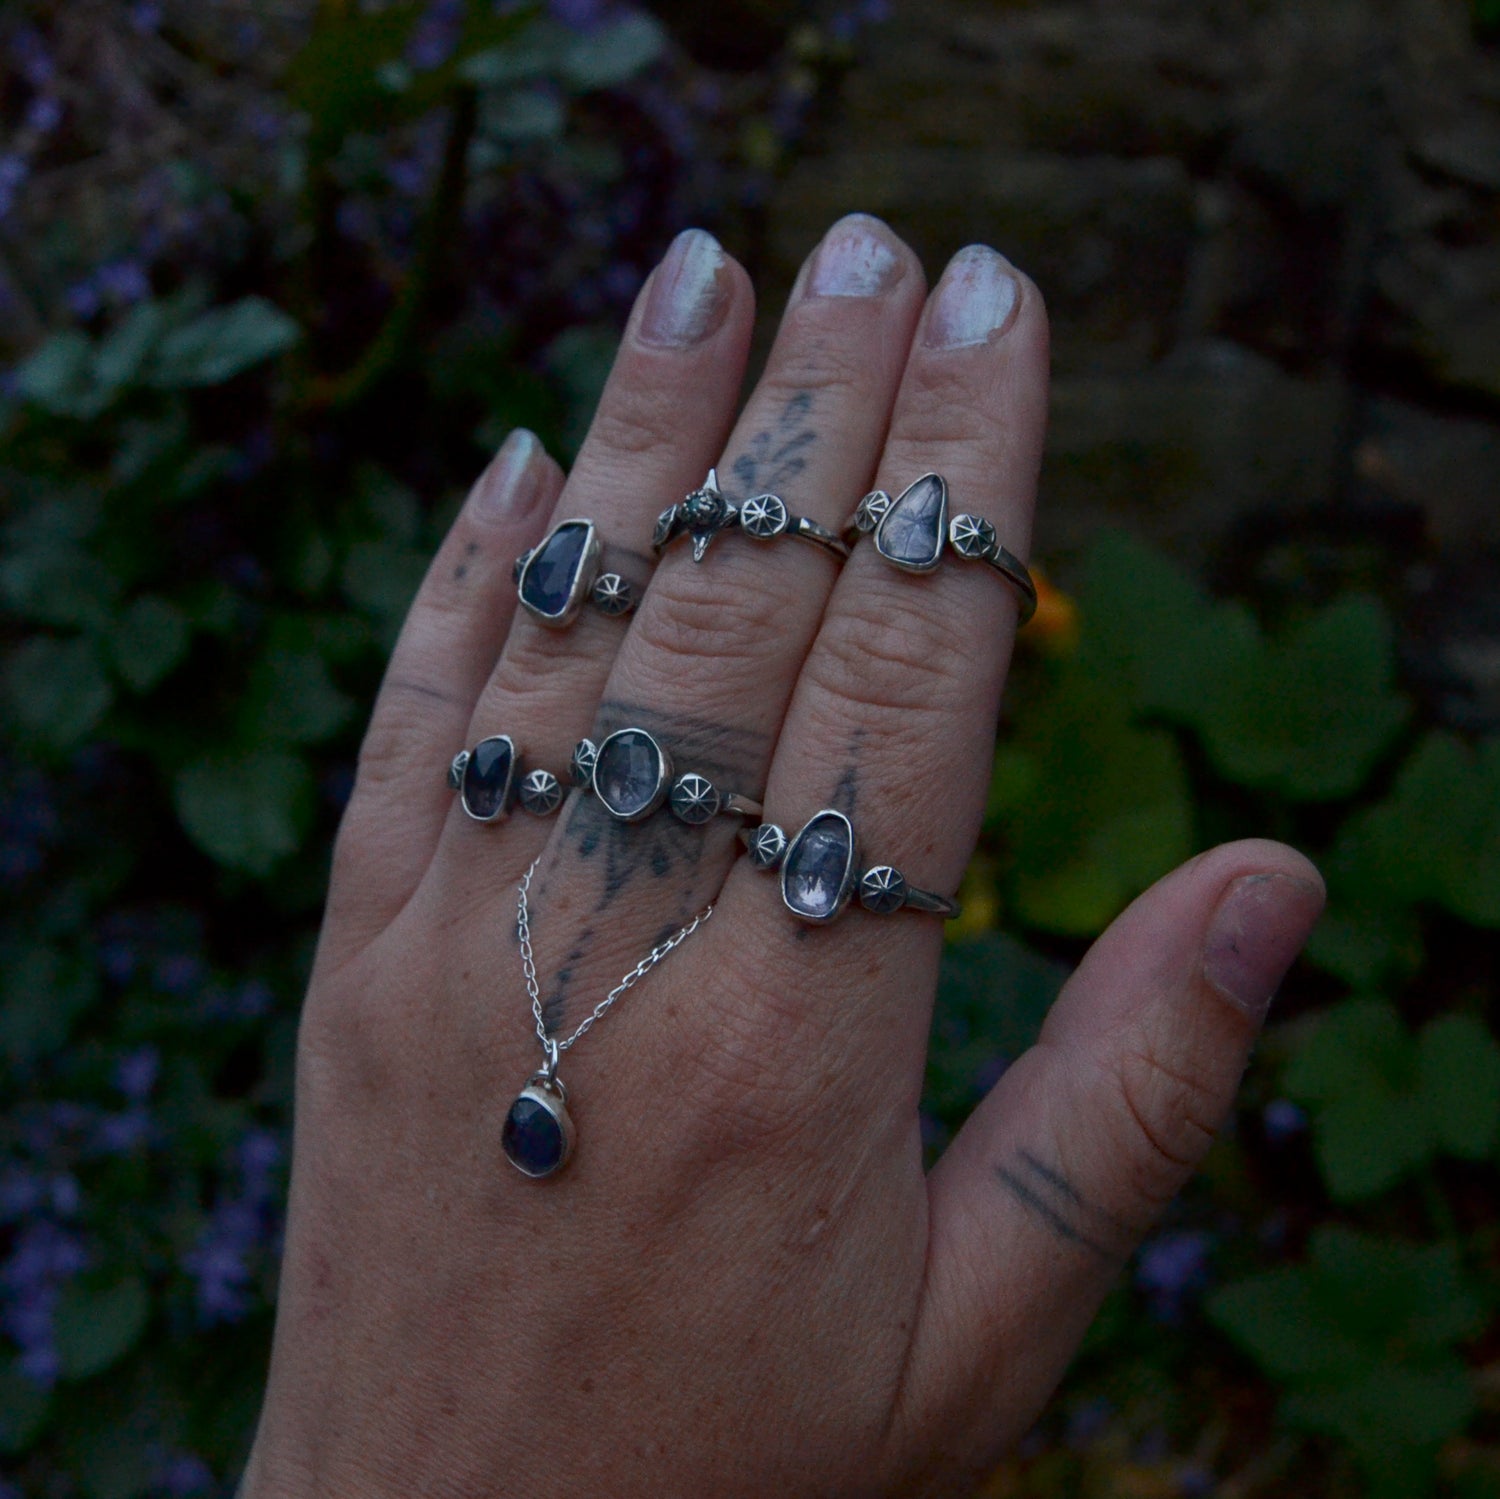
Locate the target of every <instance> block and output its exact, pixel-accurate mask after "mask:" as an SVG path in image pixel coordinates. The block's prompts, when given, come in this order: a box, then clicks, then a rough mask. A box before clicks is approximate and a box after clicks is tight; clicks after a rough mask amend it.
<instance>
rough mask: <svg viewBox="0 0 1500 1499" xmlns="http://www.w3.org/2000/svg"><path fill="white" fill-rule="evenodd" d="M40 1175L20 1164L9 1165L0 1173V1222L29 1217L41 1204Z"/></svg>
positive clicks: (12, 1221)
mask: <svg viewBox="0 0 1500 1499" xmlns="http://www.w3.org/2000/svg"><path fill="white" fill-rule="evenodd" d="M43 1190H44V1189H43V1186H42V1179H41V1177H39V1176H37V1175H36V1173H35V1172H32V1171H27V1170H25V1169H24V1168H22V1167H20V1166H11V1167H9V1168H8V1169H7V1170H6V1171H5V1172H4V1173H3V1174H0V1223H14V1222H15V1221H16V1219H18V1218H26V1217H29V1216H30V1215H31V1214H32V1213H34V1212H35V1211H36V1210H37V1209H38V1208H39V1207H40V1206H41V1204H42V1196H43Z"/></svg>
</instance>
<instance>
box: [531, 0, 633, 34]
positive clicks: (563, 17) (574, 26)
mask: <svg viewBox="0 0 1500 1499" xmlns="http://www.w3.org/2000/svg"><path fill="white" fill-rule="evenodd" d="M615 9H616V7H615V6H614V5H612V4H611V3H610V0H547V13H548V14H549V15H550V16H551V17H552V19H553V20H554V21H560V22H561V23H562V24H563V25H564V26H566V27H567V28H568V30H570V31H579V32H584V33H587V32H590V31H597V30H598V29H599V28H600V27H601V26H603V25H604V23H605V22H606V21H608V20H609V19H610V17H611V16H612V15H613V14H614V12H615Z"/></svg>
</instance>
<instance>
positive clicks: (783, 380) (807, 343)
mask: <svg viewBox="0 0 1500 1499" xmlns="http://www.w3.org/2000/svg"><path fill="white" fill-rule="evenodd" d="M864 355H865V351H864V350H863V349H862V348H861V347H860V346H859V345H858V344H851V343H850V342H849V341H848V340H840V339H837V338H832V337H826V336H821V335H811V334H804V335H803V336H801V337H798V338H796V339H795V341H794V343H793V346H792V347H791V348H790V349H788V351H787V352H786V354H785V355H784V356H782V357H779V358H778V359H777V360H776V361H775V363H774V364H773V366H772V367H771V368H770V369H768V370H767V371H766V374H765V378H764V379H763V381H762V383H761V388H760V390H759V392H758V393H757V404H759V402H760V401H765V402H766V403H767V405H768V406H769V407H770V408H771V409H772V410H780V409H781V408H782V406H784V405H785V404H786V402H787V401H789V400H792V399H794V398H796V397H799V396H803V395H806V394H808V393H812V394H814V395H832V396H840V395H845V394H857V393H859V392H862V391H863V390H864V389H865V387H866V386H868V385H869V383H870V378H871V370H872V366H871V361H870V360H869V359H868V357H862V356H864Z"/></svg>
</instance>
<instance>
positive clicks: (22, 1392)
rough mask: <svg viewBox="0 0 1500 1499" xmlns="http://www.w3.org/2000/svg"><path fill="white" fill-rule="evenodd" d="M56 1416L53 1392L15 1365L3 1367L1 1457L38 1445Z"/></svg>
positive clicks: (0, 1377) (0, 1380) (0, 1368)
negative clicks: (53, 1409) (48, 1423)
mask: <svg viewBox="0 0 1500 1499" xmlns="http://www.w3.org/2000/svg"><path fill="white" fill-rule="evenodd" d="M51 1413H52V1392H51V1391H50V1390H49V1389H47V1388H46V1387H45V1386H43V1385H39V1384H37V1383H36V1381H35V1380H33V1379H28V1378H27V1376H26V1375H24V1374H23V1373H21V1371H20V1370H19V1369H18V1368H17V1367H16V1366H15V1365H14V1364H4V1365H0V1454H3V1455H5V1456H7V1457H11V1456H15V1455H16V1454H19V1453H22V1452H25V1451H26V1450H27V1448H29V1447H31V1446H32V1445H34V1444H35V1442H36V1440H37V1438H38V1437H40V1436H41V1434H42V1432H43V1430H44V1429H45V1428H46V1425H47V1418H48V1416H50V1415H51Z"/></svg>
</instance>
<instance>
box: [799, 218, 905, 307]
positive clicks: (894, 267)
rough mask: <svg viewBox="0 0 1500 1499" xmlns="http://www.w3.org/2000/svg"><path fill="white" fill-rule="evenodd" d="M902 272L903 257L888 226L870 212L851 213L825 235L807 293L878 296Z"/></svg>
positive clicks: (809, 276) (816, 257)
mask: <svg viewBox="0 0 1500 1499" xmlns="http://www.w3.org/2000/svg"><path fill="white" fill-rule="evenodd" d="M900 275H901V258H900V256H898V255H897V254H896V252H895V250H894V249H892V248H891V244H890V240H889V238H888V237H887V234H886V230H885V226H884V225H883V224H882V223H881V222H880V220H879V219H873V218H871V217H870V215H869V214H867V213H851V214H850V215H849V216H848V217H847V218H842V219H840V220H839V221H838V223H836V224H835V225H834V226H833V228H831V229H830V230H829V231H828V233H827V234H825V235H824V236H823V243H822V244H820V245H819V246H818V248H817V249H816V250H815V251H814V252H813V258H812V266H811V268H810V270H809V274H808V278H807V284H806V287H805V289H804V295H806V296H809V297H878V296H879V295H880V294H881V293H882V292H884V291H885V290H886V289H887V288H888V287H890V286H893V285H894V284H895V282H896V281H897V280H898V279H899V277H900Z"/></svg>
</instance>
